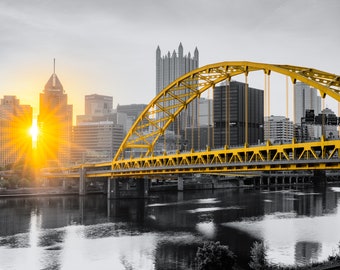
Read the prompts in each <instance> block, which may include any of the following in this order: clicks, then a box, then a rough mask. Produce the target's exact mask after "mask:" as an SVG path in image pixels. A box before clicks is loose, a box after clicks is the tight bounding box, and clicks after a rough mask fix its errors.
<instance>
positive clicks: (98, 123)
mask: <svg viewBox="0 0 340 270" xmlns="http://www.w3.org/2000/svg"><path fill="white" fill-rule="evenodd" d="M118 122H119V121H118V116H117V113H114V112H113V97H111V96H104V95H97V94H92V95H86V96H85V114H84V115H77V125H76V126H74V127H73V140H72V142H73V143H72V162H75V163H79V162H86V161H103V160H106V161H107V160H110V159H112V158H113V157H114V155H115V154H116V152H117V150H118V148H119V146H120V144H121V143H122V141H123V139H124V126H123V125H121V124H118Z"/></svg>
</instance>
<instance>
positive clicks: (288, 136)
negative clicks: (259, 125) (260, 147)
mask: <svg viewBox="0 0 340 270" xmlns="http://www.w3.org/2000/svg"><path fill="white" fill-rule="evenodd" d="M293 137H294V125H293V122H292V121H290V120H289V118H286V117H285V116H274V115H271V116H270V117H268V116H266V117H265V118H264V140H265V141H270V142H271V143H291V142H292V139H293Z"/></svg>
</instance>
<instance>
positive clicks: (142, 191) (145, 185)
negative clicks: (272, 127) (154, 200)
mask: <svg viewBox="0 0 340 270" xmlns="http://www.w3.org/2000/svg"><path fill="white" fill-rule="evenodd" d="M135 181H137V182H136V187H137V196H138V197H141V198H144V197H147V196H149V179H148V178H143V179H136V180H135Z"/></svg>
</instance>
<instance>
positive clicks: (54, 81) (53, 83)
mask: <svg viewBox="0 0 340 270" xmlns="http://www.w3.org/2000/svg"><path fill="white" fill-rule="evenodd" d="M55 84H56V79H55V58H53V82H52V85H53V87H55Z"/></svg>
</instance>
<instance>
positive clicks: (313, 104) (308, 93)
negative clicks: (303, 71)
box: [294, 82, 321, 124]
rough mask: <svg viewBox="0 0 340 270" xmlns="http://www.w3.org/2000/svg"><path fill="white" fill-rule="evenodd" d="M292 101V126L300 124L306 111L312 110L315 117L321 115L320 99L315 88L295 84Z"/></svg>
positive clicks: (298, 83) (299, 83) (303, 84)
mask: <svg viewBox="0 0 340 270" xmlns="http://www.w3.org/2000/svg"><path fill="white" fill-rule="evenodd" d="M294 99H295V107H294V112H295V115H294V124H301V118H303V117H305V113H306V110H314V114H315V115H317V114H319V113H321V97H320V96H318V91H317V90H316V89H315V88H312V87H310V86H309V85H307V84H305V83H302V82H296V84H295V91H294Z"/></svg>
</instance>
